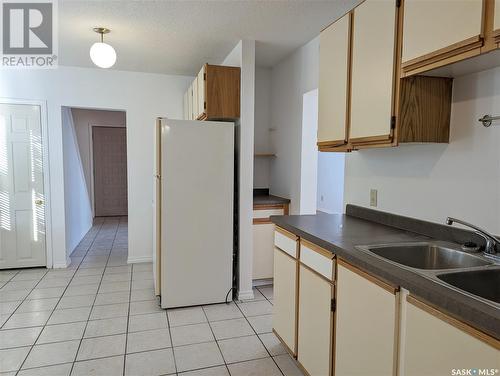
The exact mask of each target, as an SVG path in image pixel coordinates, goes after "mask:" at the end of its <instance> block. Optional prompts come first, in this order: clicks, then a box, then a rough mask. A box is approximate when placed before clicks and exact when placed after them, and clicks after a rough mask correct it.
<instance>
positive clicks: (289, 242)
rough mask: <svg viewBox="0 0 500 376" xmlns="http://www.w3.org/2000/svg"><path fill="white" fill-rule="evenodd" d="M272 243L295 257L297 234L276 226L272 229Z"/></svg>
mask: <svg viewBox="0 0 500 376" xmlns="http://www.w3.org/2000/svg"><path fill="white" fill-rule="evenodd" d="M274 245H275V246H276V247H277V248H279V249H281V250H282V251H283V252H286V253H288V254H289V255H290V256H292V257H293V258H297V236H296V235H293V234H291V233H289V232H288V231H286V230H283V229H281V228H279V227H276V230H275V231H274Z"/></svg>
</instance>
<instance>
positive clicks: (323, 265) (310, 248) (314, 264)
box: [300, 240, 335, 281]
mask: <svg viewBox="0 0 500 376" xmlns="http://www.w3.org/2000/svg"><path fill="white" fill-rule="evenodd" d="M300 262H301V263H302V264H304V265H306V266H308V267H310V268H311V269H312V270H314V271H315V272H318V273H319V274H321V275H322V276H324V277H325V278H328V279H329V280H331V281H333V279H334V277H335V276H334V274H335V268H334V265H333V262H334V261H333V253H331V252H328V251H327V250H325V249H323V248H321V247H318V246H317V245H315V244H312V243H309V242H308V241H305V240H301V241H300Z"/></svg>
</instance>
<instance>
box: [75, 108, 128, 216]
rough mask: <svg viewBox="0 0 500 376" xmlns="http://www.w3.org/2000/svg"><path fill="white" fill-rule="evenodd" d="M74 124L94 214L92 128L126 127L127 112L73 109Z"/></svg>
mask: <svg viewBox="0 0 500 376" xmlns="http://www.w3.org/2000/svg"><path fill="white" fill-rule="evenodd" d="M71 113H72V114H73V122H74V124H75V131H76V138H77V140H78V148H79V151H80V159H81V161H82V167H83V172H84V175H85V184H86V185H87V192H88V195H89V199H90V202H91V207H92V213H93V214H94V184H93V174H92V171H93V158H92V129H91V127H92V126H107V127H125V125H126V112H125V111H104V110H89V109H84V108H72V109H71Z"/></svg>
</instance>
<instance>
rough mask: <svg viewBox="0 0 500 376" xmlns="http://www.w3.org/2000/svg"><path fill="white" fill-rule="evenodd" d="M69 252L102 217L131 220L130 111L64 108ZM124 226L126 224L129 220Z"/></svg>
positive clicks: (65, 194) (65, 192) (67, 247)
mask: <svg viewBox="0 0 500 376" xmlns="http://www.w3.org/2000/svg"><path fill="white" fill-rule="evenodd" d="M62 123H63V124H62V125H63V155H64V158H63V159H64V201H65V214H66V218H65V220H66V249H67V250H68V253H70V254H71V253H72V252H73V250H75V249H77V247H78V245H79V243H80V241H81V240H82V239H83V238H84V236H85V235H86V234H87V232H88V231H89V230H90V228H91V227H92V226H93V224H94V223H96V222H101V221H102V220H101V219H99V217H124V216H127V212H128V211H127V207H128V195H127V189H128V188H127V142H126V139H127V137H126V113H125V111H119V110H118V111H115V110H101V109H92V108H75V107H63V108H62ZM121 222H122V223H124V224H126V223H127V221H126V218H122V219H121Z"/></svg>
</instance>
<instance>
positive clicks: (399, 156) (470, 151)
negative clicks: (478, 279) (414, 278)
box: [344, 68, 500, 234]
mask: <svg viewBox="0 0 500 376" xmlns="http://www.w3.org/2000/svg"><path fill="white" fill-rule="evenodd" d="M484 114H492V115H499V114H500V68H496V69H493V70H489V71H484V72H480V73H476V74H471V75H467V76H463V77H460V78H456V79H455V81H454V84H453V105H452V115H451V137H450V144H449V145H446V144H445V145H440V144H428V145H406V146H400V147H398V148H392V149H378V150H365V151H360V152H355V153H350V154H348V155H346V185H345V199H344V201H345V202H346V203H353V204H358V205H362V206H368V205H369V190H370V188H376V189H378V209H380V210H385V211H389V212H394V213H398V214H402V215H408V216H412V217H417V218H421V219H424V220H430V221H434V222H439V223H443V221H444V219H445V217H446V216H455V217H458V218H463V219H465V220H467V221H470V222H472V223H474V224H477V225H479V226H482V227H484V228H486V229H488V230H489V231H490V232H493V233H497V234H500V147H499V145H500V126H499V125H497V126H492V127H490V128H489V129H488V128H484V127H483V126H481V125H480V124H479V123H478V121H477V119H478V118H479V117H481V116H483V115H484ZM497 124H498V123H497Z"/></svg>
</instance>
